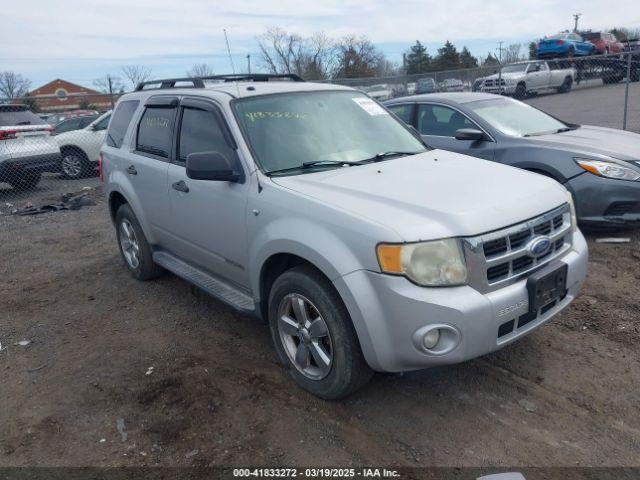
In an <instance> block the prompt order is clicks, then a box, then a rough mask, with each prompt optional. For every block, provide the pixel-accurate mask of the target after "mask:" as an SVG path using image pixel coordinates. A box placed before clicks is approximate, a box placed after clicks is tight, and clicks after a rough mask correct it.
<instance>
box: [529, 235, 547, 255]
mask: <svg viewBox="0 0 640 480" xmlns="http://www.w3.org/2000/svg"><path fill="white" fill-rule="evenodd" d="M549 250H551V239H550V238H549V237H547V236H544V235H540V236H538V237H534V238H533V240H531V241H530V242H529V245H527V255H529V256H530V257H534V258H535V257H541V256H542V255H544V254H545V253H548V252H549Z"/></svg>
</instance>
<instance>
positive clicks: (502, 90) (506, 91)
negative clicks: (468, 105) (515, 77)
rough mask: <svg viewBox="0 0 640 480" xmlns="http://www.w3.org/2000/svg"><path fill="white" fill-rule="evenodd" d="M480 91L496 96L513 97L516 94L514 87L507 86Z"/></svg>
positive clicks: (484, 88) (483, 88) (485, 88)
mask: <svg viewBox="0 0 640 480" xmlns="http://www.w3.org/2000/svg"><path fill="white" fill-rule="evenodd" d="M481 91H483V92H486V93H494V94H496V95H513V94H514V93H515V92H516V86H515V85H510V84H507V85H503V86H501V87H498V86H495V87H482V88H481Z"/></svg>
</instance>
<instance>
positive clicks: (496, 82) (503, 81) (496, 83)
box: [484, 78, 507, 87]
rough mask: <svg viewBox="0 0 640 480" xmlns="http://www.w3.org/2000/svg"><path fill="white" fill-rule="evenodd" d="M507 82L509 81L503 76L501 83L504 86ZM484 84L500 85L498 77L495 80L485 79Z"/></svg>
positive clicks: (488, 85) (486, 85)
mask: <svg viewBox="0 0 640 480" xmlns="http://www.w3.org/2000/svg"><path fill="white" fill-rule="evenodd" d="M506 84H507V82H505V80H504V78H501V79H500V85H501V86H503V87H504V86H505V85H506ZM484 86H485V87H497V86H498V80H497V79H496V80H493V79H491V80H485V81H484Z"/></svg>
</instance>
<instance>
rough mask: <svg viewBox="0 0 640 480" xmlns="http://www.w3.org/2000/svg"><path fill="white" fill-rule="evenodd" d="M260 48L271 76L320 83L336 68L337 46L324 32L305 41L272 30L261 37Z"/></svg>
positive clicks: (277, 30) (265, 66) (264, 64)
mask: <svg viewBox="0 0 640 480" xmlns="http://www.w3.org/2000/svg"><path fill="white" fill-rule="evenodd" d="M258 47H259V48H260V57H261V60H262V64H263V67H264V68H265V69H266V70H268V71H269V72H270V73H274V74H289V73H293V74H296V75H300V76H301V77H304V78H307V79H310V80H321V79H326V78H329V77H330V75H331V73H332V71H333V70H334V68H335V59H336V49H335V42H334V41H333V40H332V39H331V38H329V37H327V36H326V35H325V34H324V33H322V32H319V33H315V34H314V35H312V36H311V37H308V38H305V37H302V36H300V35H297V34H295V33H288V32H286V31H285V30H283V29H281V28H279V27H272V28H270V29H269V30H267V31H266V33H264V34H263V35H261V36H260V37H258Z"/></svg>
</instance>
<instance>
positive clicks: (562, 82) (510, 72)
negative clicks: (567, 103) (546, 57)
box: [481, 60, 576, 98]
mask: <svg viewBox="0 0 640 480" xmlns="http://www.w3.org/2000/svg"><path fill="white" fill-rule="evenodd" d="M575 79H576V71H575V69H573V68H563V69H554V70H552V69H550V68H549V64H548V63H547V62H544V61H537V60H536V61H531V62H518V63H513V64H511V65H506V66H504V67H502V71H501V72H500V74H497V73H496V74H494V75H491V76H489V77H487V78H485V79H484V82H483V85H482V88H481V90H482V91H483V92H489V93H500V94H504V95H513V96H514V97H515V98H524V97H526V96H527V94H529V93H534V92H540V91H543V90H551V89H556V90H557V91H558V93H566V92H568V91H570V90H571V87H572V86H573V82H574V81H575Z"/></svg>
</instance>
